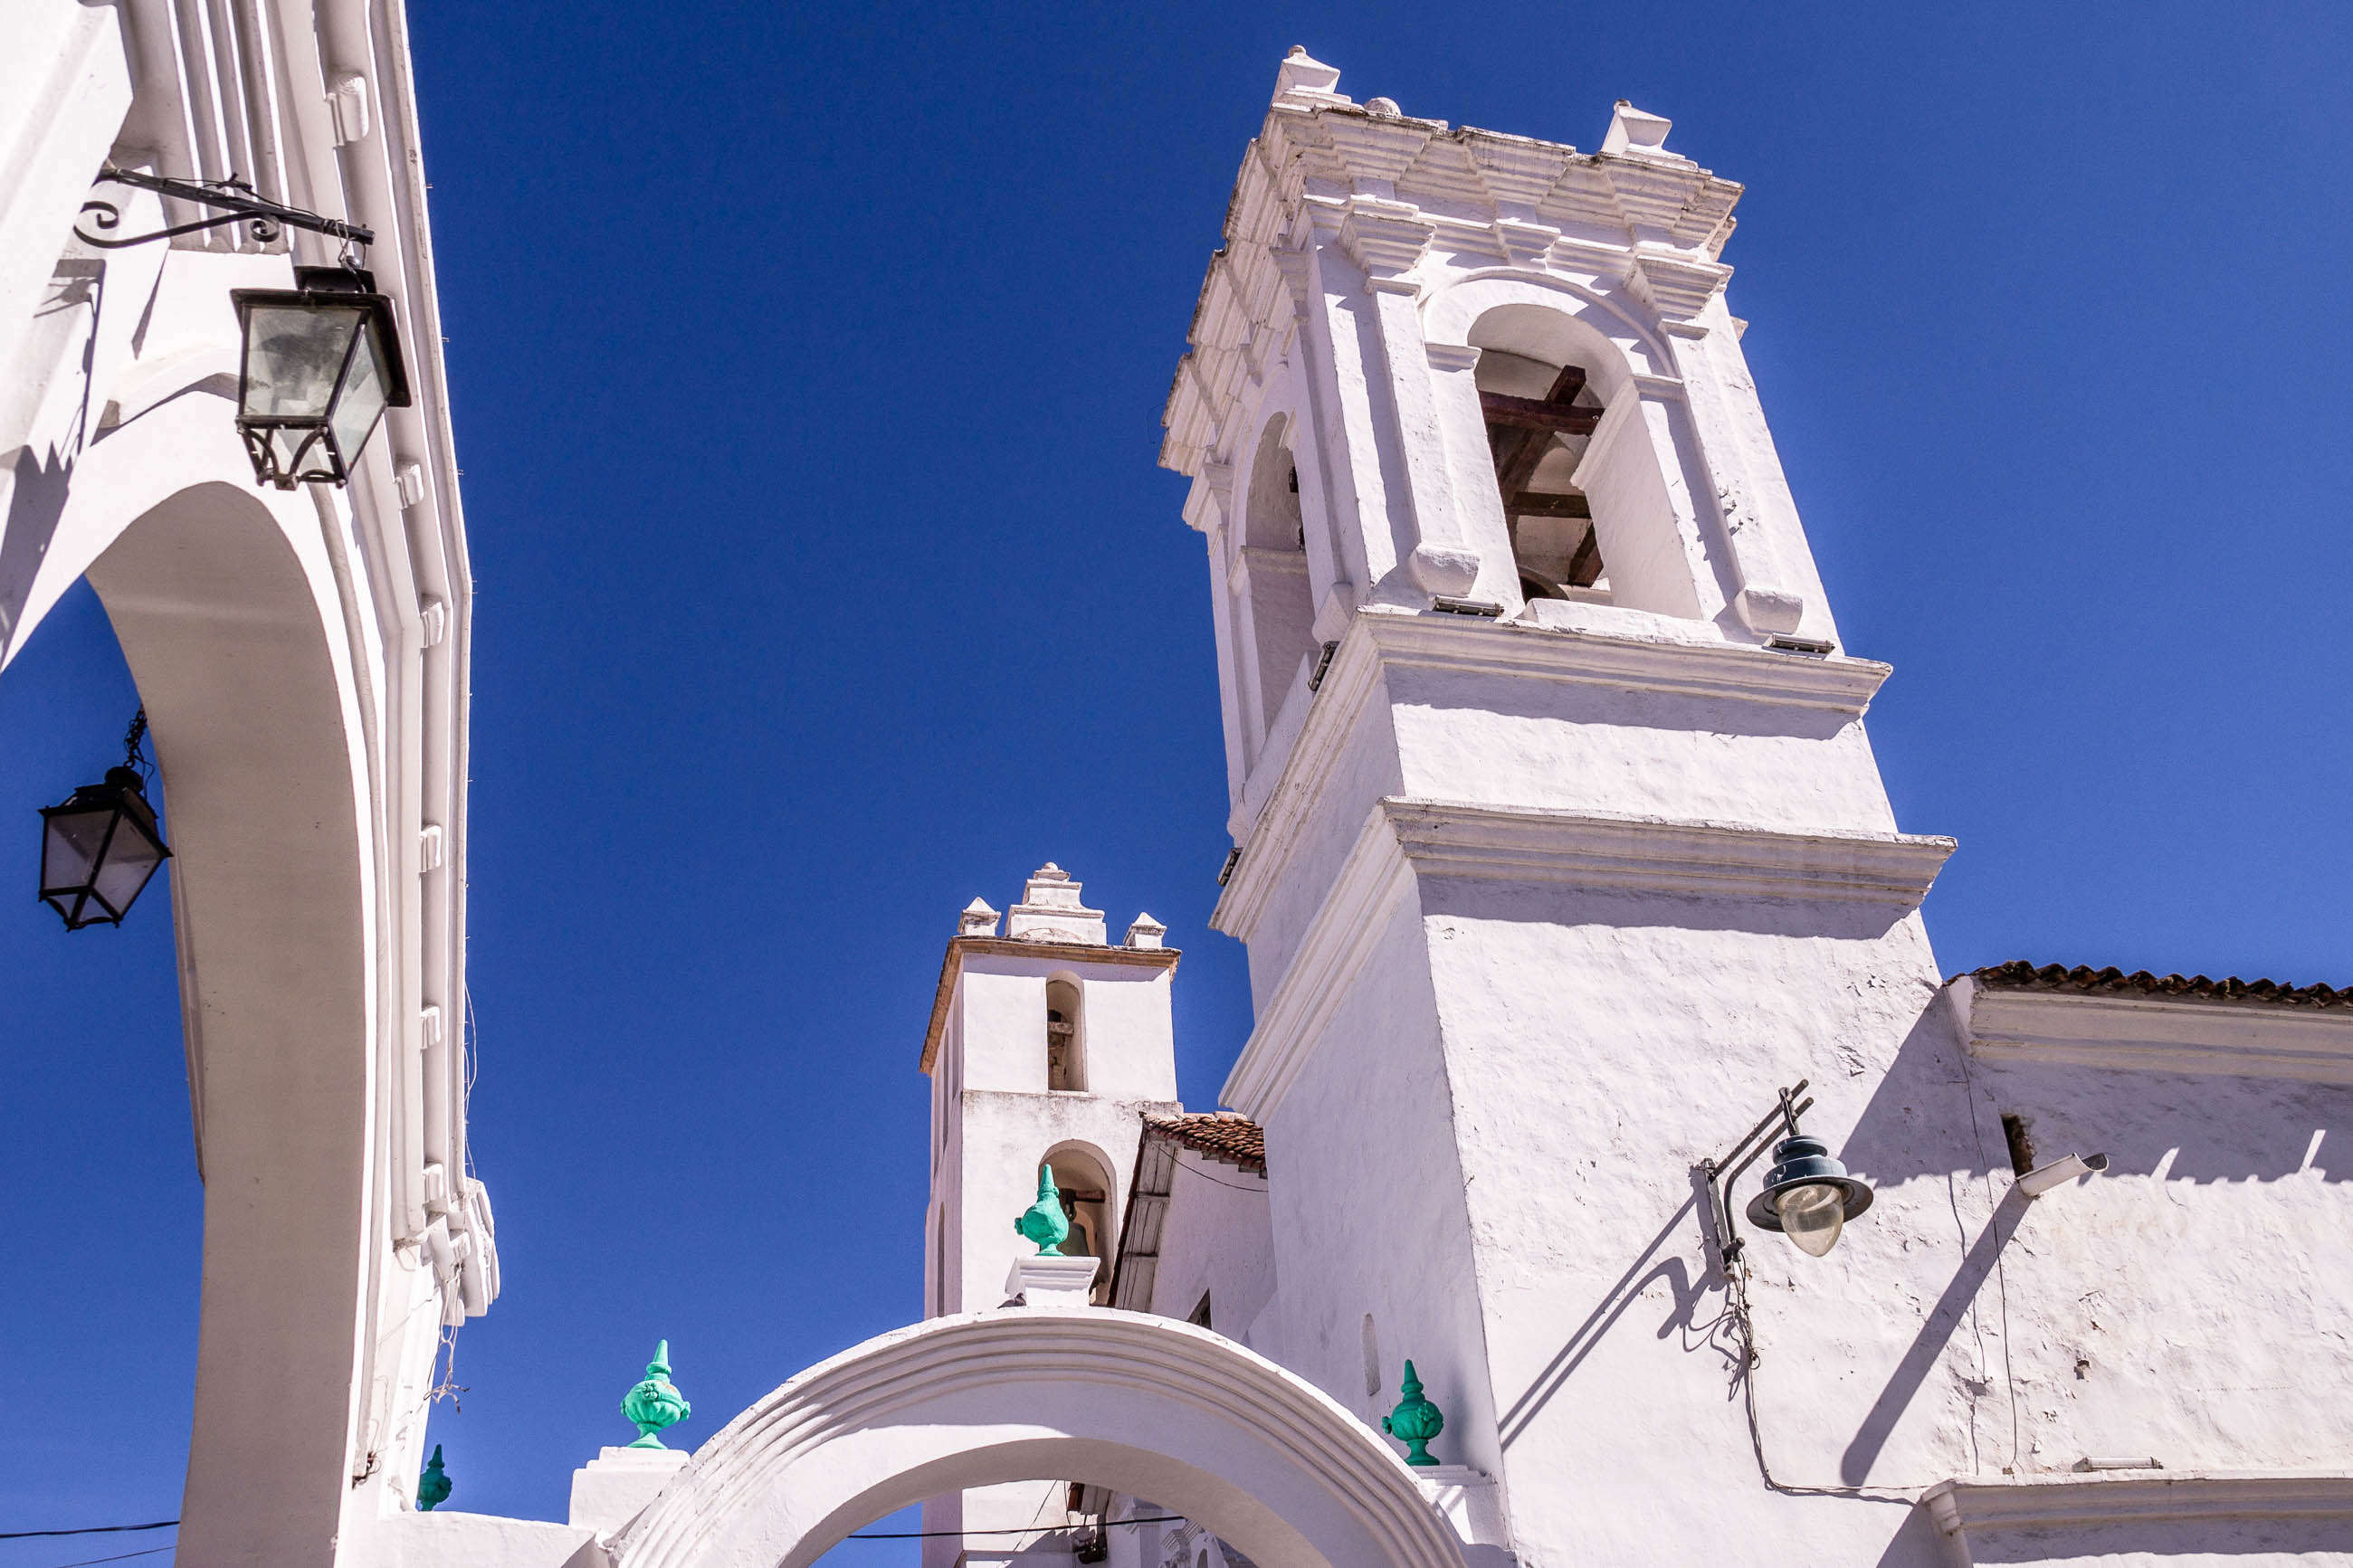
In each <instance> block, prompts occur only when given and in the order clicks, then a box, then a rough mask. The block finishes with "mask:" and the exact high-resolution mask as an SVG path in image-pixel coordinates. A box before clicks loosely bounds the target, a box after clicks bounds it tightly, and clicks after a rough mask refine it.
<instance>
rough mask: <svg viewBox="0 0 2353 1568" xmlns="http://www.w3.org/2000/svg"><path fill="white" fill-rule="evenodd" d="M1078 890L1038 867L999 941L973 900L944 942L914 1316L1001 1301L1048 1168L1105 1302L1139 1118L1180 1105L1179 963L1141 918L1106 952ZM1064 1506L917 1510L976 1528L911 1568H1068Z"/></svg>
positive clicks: (1047, 1493)
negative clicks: (1013, 1562) (1174, 1009)
mask: <svg viewBox="0 0 2353 1568" xmlns="http://www.w3.org/2000/svg"><path fill="white" fill-rule="evenodd" d="M1083 890H1084V889H1082V885H1081V884H1080V883H1079V882H1078V881H1076V880H1075V879H1072V878H1071V875H1070V873H1068V872H1067V871H1064V870H1063V869H1062V868H1060V867H1059V866H1056V865H1054V864H1052V863H1051V862H1048V863H1047V864H1046V865H1044V866H1041V867H1039V868H1038V870H1037V871H1035V872H1033V873H1032V874H1031V875H1030V877H1029V881H1028V883H1027V884H1026V886H1025V887H1024V888H1023V889H1022V895H1021V899H1020V901H1019V902H1018V903H1016V904H1015V905H1014V906H1013V907H1012V908H1011V910H1008V912H1007V914H1006V916H1005V930H1004V934H1002V935H999V934H998V932H997V919H998V917H997V911H996V910H993V909H990V908H989V907H988V905H987V903H985V902H983V901H982V900H979V899H975V900H973V901H972V902H971V903H970V904H969V905H967V906H965V910H964V912H963V914H962V915H961V916H960V917H959V919H958V922H957V931H956V935H955V937H954V938H953V939H952V940H950V942H948V950H947V956H946V958H945V960H944V962H943V963H942V964H941V966H940V982H939V989H938V991H937V993H936V994H935V995H934V1000H933V1004H932V1017H931V1026H930V1028H929V1030H928V1031H927V1033H926V1035H925V1037H924V1040H923V1061H922V1066H923V1071H924V1072H925V1073H927V1074H928V1075H930V1078H931V1080H932V1188H931V1203H930V1205H929V1208H928V1211H927V1214H926V1218H925V1224H924V1246H925V1268H924V1284H923V1289H924V1301H923V1311H924V1316H926V1317H942V1316H946V1315H949V1314H953V1313H958V1312H975V1311H983V1310H990V1309H993V1308H997V1307H999V1306H1002V1305H1004V1304H1006V1302H1007V1300H1008V1296H1009V1295H1010V1294H1011V1293H1012V1292H1011V1288H1010V1285H1009V1282H1008V1276H1009V1275H1010V1274H1011V1272H1012V1269H1013V1264H1014V1260H1015V1259H1016V1258H1018V1257H1023V1256H1027V1255H1030V1254H1033V1253H1034V1252H1035V1251H1036V1250H1037V1248H1036V1247H1033V1246H1032V1245H1031V1244H1030V1243H1029V1242H1028V1241H1026V1240H1024V1239H1022V1238H1021V1237H1020V1236H1018V1234H1017V1233H1016V1231H1015V1229H1014V1221H1015V1219H1016V1217H1017V1216H1018V1215H1020V1214H1021V1212H1022V1211H1023V1210H1024V1209H1026V1208H1028V1207H1029V1205H1031V1204H1032V1203H1034V1202H1035V1201H1036V1200H1037V1198H1038V1196H1039V1176H1040V1174H1041V1171H1042V1170H1044V1169H1050V1170H1051V1171H1052V1173H1053V1185H1054V1187H1055V1189H1056V1190H1057V1191H1058V1192H1059V1194H1060V1198H1061V1203H1062V1209H1063V1213H1064V1215H1065V1216H1066V1217H1067V1218H1068V1219H1069V1221H1070V1224H1071V1235H1070V1237H1069V1239H1067V1240H1065V1241H1064V1242H1062V1244H1061V1247H1060V1250H1061V1251H1062V1252H1063V1253H1064V1254H1066V1255H1068V1256H1071V1257H1084V1258H1099V1259H1101V1260H1102V1267H1101V1268H1100V1270H1099V1271H1098V1273H1097V1275H1096V1277H1095V1284H1094V1294H1093V1299H1094V1300H1096V1301H1098V1302H1101V1301H1103V1300H1108V1299H1109V1290H1110V1285H1111V1279H1110V1274H1111V1267H1112V1260H1113V1258H1116V1257H1117V1256H1118V1235H1117V1230H1118V1225H1119V1220H1120V1215H1121V1214H1122V1212H1123V1211H1124V1206H1125V1201H1126V1196H1127V1194H1126V1192H1125V1190H1124V1184H1125V1183H1126V1181H1127V1179H1128V1177H1129V1175H1130V1173H1132V1172H1133V1171H1134V1168H1135V1151H1136V1145H1137V1143H1138V1142H1140V1141H1141V1139H1142V1136H1143V1127H1144V1118H1145V1116H1147V1115H1154V1116H1157V1115H1165V1114H1167V1113H1168V1112H1171V1111H1174V1110H1176V1109H1177V1105H1176V1038H1175V1035H1174V1026H1173V1023H1172V1015H1171V1011H1170V1006H1169V988H1170V983H1171V980H1172V978H1173V977H1174V975H1175V974H1176V962H1177V958H1178V954H1177V952H1176V949H1174V948H1171V947H1164V946H1163V945H1161V942H1162V938H1163V937H1164V936H1165V935H1166V927H1164V926H1163V925H1161V924H1160V922H1158V921H1155V920H1154V919H1153V918H1152V917H1151V916H1150V915H1148V914H1140V915H1138V916H1137V917H1136V918H1135V920H1134V921H1132V922H1131V923H1130V924H1129V926H1128V928H1127V933H1126V935H1125V937H1124V939H1123V940H1122V942H1120V944H1119V945H1118V946H1113V945H1111V944H1110V942H1109V941H1108V933H1107V931H1106V929H1105V926H1104V923H1103V911H1102V910H1092V909H1089V908H1087V907H1086V904H1085V902H1084V900H1082V892H1083ZM1073 1479H1085V1478H1073ZM1065 1503H1066V1496H1065V1493H1064V1484H1063V1483H1058V1482H1038V1481H1023V1482H1015V1483H1011V1484H1008V1485H1004V1486H994V1487H987V1488H981V1489H975V1490H971V1491H966V1492H962V1493H958V1494H955V1495H952V1496H950V1497H946V1498H941V1499H935V1500H932V1501H930V1502H927V1503H926V1504H924V1507H923V1519H924V1524H923V1528H924V1529H925V1530H926V1531H973V1532H975V1533H973V1534H972V1535H971V1536H969V1537H968V1538H966V1539H965V1540H962V1541H959V1539H958V1538H957V1537H955V1536H954V1535H948V1536H936V1537H934V1538H932V1539H929V1540H926V1541H925V1542H924V1543H923V1545H924V1557H923V1561H924V1563H925V1568H952V1565H953V1564H955V1563H957V1562H958V1561H959V1560H961V1561H962V1562H963V1563H965V1564H968V1565H970V1568H979V1565H981V1564H984V1563H1005V1562H1007V1561H1009V1560H1010V1559H1012V1558H1014V1557H1017V1556H1018V1557H1020V1558H1021V1559H1022V1560H1023V1562H1024V1563H1035V1564H1039V1568H1050V1560H1051V1559H1054V1558H1057V1557H1059V1559H1060V1561H1062V1562H1065V1563H1067V1562H1068V1561H1069V1560H1070V1555H1071V1553H1070V1548H1069V1546H1068V1545H1067V1544H1064V1543H1062V1542H1063V1538H1061V1537H1059V1536H1057V1535H1056V1533H1055V1531H1054V1529H1053V1527H1054V1526H1057V1525H1059V1524H1060V1522H1061V1521H1062V1520H1063V1517H1064V1509H1065ZM991 1531H994V1532H997V1533H988V1532H991Z"/></svg>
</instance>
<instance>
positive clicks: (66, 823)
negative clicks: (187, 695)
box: [41, 710, 172, 931]
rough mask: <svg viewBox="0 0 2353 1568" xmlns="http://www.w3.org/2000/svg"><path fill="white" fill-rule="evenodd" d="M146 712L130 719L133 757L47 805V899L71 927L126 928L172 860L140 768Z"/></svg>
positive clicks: (43, 831)
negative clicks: (102, 780)
mask: <svg viewBox="0 0 2353 1568" xmlns="http://www.w3.org/2000/svg"><path fill="white" fill-rule="evenodd" d="M146 731H147V715H146V712H145V710H141V712H140V714H139V716H138V717H137V718H135V719H133V720H132V721H131V735H130V755H129V757H127V758H126V759H125V760H124V762H123V764H122V765H121V767H113V768H109V769H107V770H106V782H105V783H103V784H84V785H82V786H81V787H80V788H79V789H78V790H76V791H74V792H73V794H71V795H68V796H67V797H66V799H65V802H64V804H63V805H45V806H43V807H41V901H42V902H44V903H46V904H47V905H48V906H49V907H50V908H51V909H53V910H57V911H58V914H60V915H62V916H64V917H65V922H66V930H68V931H79V930H80V929H81V928H82V927H84V926H88V925H100V924H104V925H121V923H122V917H123V916H124V915H126V914H128V913H130V912H131V905H132V900H136V899H137V898H138V897H139V894H140V890H141V889H143V888H145V887H146V886H147V881H148V879H149V878H151V877H153V876H154V874H155V870H156V868H158V867H160V866H161V865H163V864H164V861H166V860H168V859H170V858H171V857H172V851H171V849H170V847H168V846H166V845H165V844H164V835H163V833H162V832H161V831H160V830H159V829H158V828H157V827H156V826H155V808H154V807H153V806H151V805H148V804H147V795H146V789H145V785H144V783H143V781H142V779H141V778H140V776H139V770H138V769H137V768H136V767H135V766H133V765H132V764H133V763H136V762H137V761H138V760H139V742H140V740H141V738H142V736H143V735H144V734H145V733H146Z"/></svg>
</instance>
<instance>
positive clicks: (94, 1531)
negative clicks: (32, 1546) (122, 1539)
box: [0, 1519, 180, 1541]
mask: <svg viewBox="0 0 2353 1568" xmlns="http://www.w3.org/2000/svg"><path fill="white" fill-rule="evenodd" d="M179 1522H180V1521H178V1520H176V1519H159V1520H157V1521H155V1522H154V1523H153V1524H85V1525H83V1526H82V1527H81V1528H80V1529H79V1530H0V1541H30V1540H32V1539H33V1537H35V1536H37V1535H111V1534H113V1533H114V1532H116V1531H126V1530H128V1531H138V1530H169V1529H171V1528H172V1526H174V1525H175V1524H177V1523H179Z"/></svg>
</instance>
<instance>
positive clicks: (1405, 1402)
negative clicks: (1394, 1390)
mask: <svg viewBox="0 0 2353 1568" xmlns="http://www.w3.org/2000/svg"><path fill="white" fill-rule="evenodd" d="M1398 1392H1399V1393H1400V1394H1404V1395H1405V1397H1404V1398H1402V1399H1400V1400H1398V1407H1397V1408H1396V1409H1395V1410H1392V1411H1390V1412H1389V1413H1388V1415H1384V1416H1382V1417H1381V1430H1382V1431H1384V1432H1386V1433H1388V1435H1389V1436H1392V1437H1395V1438H1396V1439H1397V1440H1398V1442H1400V1443H1403V1444H1404V1445H1405V1462H1406V1463H1407V1464H1409V1465H1434V1464H1436V1463H1438V1461H1437V1460H1436V1459H1433V1458H1430V1439H1431V1438H1433V1437H1435V1436H1438V1435H1439V1434H1440V1432H1443V1431H1445V1430H1446V1416H1445V1415H1444V1414H1443V1413H1442V1412H1440V1410H1439V1408H1438V1406H1437V1405H1432V1404H1431V1403H1430V1401H1429V1400H1427V1399H1424V1398H1423V1397H1422V1396H1421V1379H1419V1377H1416V1376H1415V1375H1414V1373H1413V1363H1411V1362H1408V1363H1405V1386H1404V1387H1403V1388H1401V1389H1399V1390H1398Z"/></svg>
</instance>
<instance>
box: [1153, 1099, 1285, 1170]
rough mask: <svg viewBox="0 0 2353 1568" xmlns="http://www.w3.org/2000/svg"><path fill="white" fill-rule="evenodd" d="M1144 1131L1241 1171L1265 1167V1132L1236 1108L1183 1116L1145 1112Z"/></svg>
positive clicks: (1195, 1112)
mask: <svg viewBox="0 0 2353 1568" xmlns="http://www.w3.org/2000/svg"><path fill="white" fill-rule="evenodd" d="M1144 1126H1145V1131H1146V1132H1148V1133H1156V1134H1158V1135H1159V1136H1161V1137H1163V1138H1166V1139H1168V1140H1170V1141H1171V1142H1177V1143H1182V1144H1183V1145H1184V1146H1185V1147H1186V1148H1187V1149H1190V1150H1193V1151H1194V1152H1197V1153H1201V1154H1207V1155H1208V1157H1209V1158H1210V1159H1212V1160H1223V1161H1224V1162H1225V1163H1227V1164H1229V1165H1233V1166H1237V1167H1239V1168H1240V1169H1242V1170H1245V1171H1256V1172H1259V1173H1261V1174H1263V1173H1265V1171H1266V1134H1265V1133H1264V1132H1263V1131H1260V1129H1259V1124H1258V1123H1257V1122H1255V1121H1251V1120H1250V1118H1249V1117H1247V1116H1244V1115H1242V1114H1241V1113H1240V1111H1236V1110H1203V1111H1194V1112H1192V1113H1190V1114H1188V1115H1185V1116H1147V1117H1145V1119H1144Z"/></svg>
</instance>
